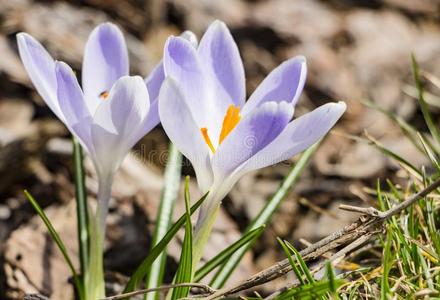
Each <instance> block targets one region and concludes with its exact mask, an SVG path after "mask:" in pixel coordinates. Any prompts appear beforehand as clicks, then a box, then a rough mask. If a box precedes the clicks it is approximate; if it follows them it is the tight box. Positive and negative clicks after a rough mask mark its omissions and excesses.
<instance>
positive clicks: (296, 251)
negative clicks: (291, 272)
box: [284, 241, 315, 283]
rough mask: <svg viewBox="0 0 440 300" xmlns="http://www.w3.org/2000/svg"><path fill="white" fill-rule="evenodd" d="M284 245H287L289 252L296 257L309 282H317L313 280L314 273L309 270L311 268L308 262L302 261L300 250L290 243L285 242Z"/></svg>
mask: <svg viewBox="0 0 440 300" xmlns="http://www.w3.org/2000/svg"><path fill="white" fill-rule="evenodd" d="M284 243H285V244H286V246H287V248H289V250H290V251H292V252H293V254H294V255H295V258H296V261H297V262H298V264H299V265H300V267H301V270H302V272H303V274H304V275H306V278H307V281H308V282H309V283H313V282H315V279H314V278H313V276H312V273H311V272H310V270H309V267H307V264H306V262H305V261H304V260H303V259H302V257H301V254H299V252H298V250H296V248H295V247H293V245H292V244H291V243H289V242H288V241H284Z"/></svg>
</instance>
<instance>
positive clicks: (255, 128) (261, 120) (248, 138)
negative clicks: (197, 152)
mask: <svg viewBox="0 0 440 300" xmlns="http://www.w3.org/2000/svg"><path fill="white" fill-rule="evenodd" d="M292 116H293V107H292V106H291V105H290V104H289V103H287V102H281V103H276V102H266V103H264V104H263V105H261V106H260V107H259V108H257V109H255V110H254V111H253V112H252V113H251V114H249V115H247V116H246V117H245V118H244V119H243V120H242V121H240V123H238V125H237V127H236V128H235V129H233V130H232V132H231V133H230V134H229V135H228V136H227V137H226V138H225V140H224V141H223V143H222V144H221V145H220V146H219V147H218V149H217V152H216V153H215V155H214V157H213V168H214V174H215V176H216V177H217V176H219V177H224V176H228V175H229V174H232V173H233V172H234V170H235V169H236V168H237V167H239V166H240V165H241V164H242V163H244V162H245V161H246V160H248V159H249V158H251V157H252V156H254V155H255V154H256V153H258V152H259V151H260V150H261V149H263V148H264V147H266V146H267V145H268V144H270V143H271V142H272V141H273V140H274V139H275V138H276V137H277V136H278V135H279V134H280V132H282V131H283V129H284V128H285V127H286V125H287V124H288V123H289V121H290V120H291V119H292Z"/></svg>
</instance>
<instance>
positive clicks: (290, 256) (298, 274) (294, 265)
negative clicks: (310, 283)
mask: <svg viewBox="0 0 440 300" xmlns="http://www.w3.org/2000/svg"><path fill="white" fill-rule="evenodd" d="M277 240H278V243H280V245H281V247H282V248H283V251H284V253H285V254H286V256H287V259H288V260H289V263H290V266H291V267H292V270H293V272H294V273H295V275H296V278H297V279H298V281H299V283H300V285H304V284H306V283H305V282H304V279H303V278H302V274H301V271H300V270H299V269H298V267H297V265H296V263H295V262H294V261H293V257H292V254H291V253H290V250H289V248H288V247H287V245H286V243H285V242H284V241H283V240H282V239H280V238H277Z"/></svg>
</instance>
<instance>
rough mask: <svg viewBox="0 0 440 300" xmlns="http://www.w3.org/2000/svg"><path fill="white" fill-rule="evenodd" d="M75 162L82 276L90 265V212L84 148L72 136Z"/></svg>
mask: <svg viewBox="0 0 440 300" xmlns="http://www.w3.org/2000/svg"><path fill="white" fill-rule="evenodd" d="M72 145H73V163H74V168H75V175H74V176H75V198H76V217H77V227H78V249H79V262H80V268H81V276H82V278H85V277H87V272H88V271H87V270H88V268H87V266H88V265H89V250H90V248H89V247H90V246H89V241H90V232H89V212H88V204H87V192H86V185H85V176H84V165H83V159H84V158H83V150H82V148H81V145H80V144H79V142H78V140H77V139H76V138H75V137H73V138H72Z"/></svg>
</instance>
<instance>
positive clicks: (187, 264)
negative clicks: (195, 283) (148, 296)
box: [171, 176, 193, 300]
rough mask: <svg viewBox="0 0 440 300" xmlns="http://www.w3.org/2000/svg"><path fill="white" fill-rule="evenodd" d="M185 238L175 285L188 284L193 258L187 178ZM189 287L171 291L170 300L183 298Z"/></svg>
mask: <svg viewBox="0 0 440 300" xmlns="http://www.w3.org/2000/svg"><path fill="white" fill-rule="evenodd" d="M185 208H186V213H185V218H186V223H185V238H184V239H183V245H182V253H181V255H180V261H179V267H178V268H177V272H176V280H175V283H176V284H179V283H189V282H191V281H192V277H193V271H192V258H193V242H192V241H193V238H192V224H191V209H190V196H189V176H187V177H186V180H185ZM189 290H190V288H189V287H178V288H175V289H173V293H172V296H171V299H172V300H177V299H181V298H185V297H186V296H188V294H189Z"/></svg>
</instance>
